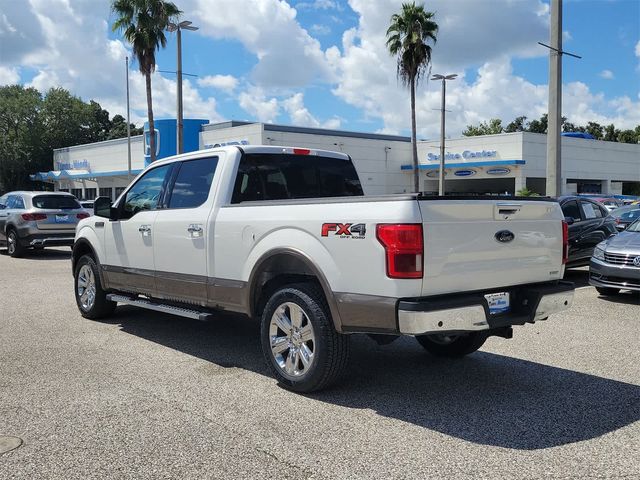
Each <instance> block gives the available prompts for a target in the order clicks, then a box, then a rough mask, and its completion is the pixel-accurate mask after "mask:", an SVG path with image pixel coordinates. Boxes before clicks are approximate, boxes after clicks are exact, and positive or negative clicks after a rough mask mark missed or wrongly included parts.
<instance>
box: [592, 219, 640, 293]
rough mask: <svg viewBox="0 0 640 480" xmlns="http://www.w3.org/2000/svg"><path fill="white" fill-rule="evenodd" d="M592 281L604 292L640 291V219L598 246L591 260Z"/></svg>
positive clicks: (600, 291) (599, 290)
mask: <svg viewBox="0 0 640 480" xmlns="http://www.w3.org/2000/svg"><path fill="white" fill-rule="evenodd" d="M589 283H590V284H591V285H593V286H595V287H596V290H598V293H600V294H601V295H616V294H618V293H619V292H620V290H636V291H640V219H638V220H636V221H635V222H633V223H632V224H631V225H629V226H628V227H627V229H626V230H625V231H623V232H621V233H619V234H618V235H615V236H613V237H610V238H608V239H607V240H605V241H604V242H601V243H599V244H598V245H597V246H596V248H595V250H594V251H593V256H592V257H591V262H590V264H589Z"/></svg>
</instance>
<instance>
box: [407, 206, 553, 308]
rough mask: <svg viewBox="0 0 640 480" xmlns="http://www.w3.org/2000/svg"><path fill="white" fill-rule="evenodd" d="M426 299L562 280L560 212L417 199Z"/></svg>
mask: <svg viewBox="0 0 640 480" xmlns="http://www.w3.org/2000/svg"><path fill="white" fill-rule="evenodd" d="M419 205H420V211H421V214H422V222H423V235H424V277H423V283H422V294H423V295H425V296H429V295H438V294H444V293H452V292H464V291H471V290H487V289H493V288H496V289H497V288H500V287H505V286H511V285H519V284H524V283H534V282H548V281H550V280H555V279H561V278H562V276H563V274H564V268H563V265H562V248H563V243H562V242H563V240H562V220H563V216H562V211H561V209H560V206H559V205H558V203H557V202H554V201H549V200H520V199H518V200H509V199H504V200H503V199H495V200H494V199H487V200H484V199H483V200H478V199H475V198H474V199H470V200H449V199H446V198H442V197H437V198H434V199H430V200H423V199H421V200H419Z"/></svg>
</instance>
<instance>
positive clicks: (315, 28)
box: [310, 23, 331, 35]
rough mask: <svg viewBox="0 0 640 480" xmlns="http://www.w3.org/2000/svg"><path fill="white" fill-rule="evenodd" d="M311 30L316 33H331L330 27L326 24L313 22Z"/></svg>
mask: <svg viewBox="0 0 640 480" xmlns="http://www.w3.org/2000/svg"><path fill="white" fill-rule="evenodd" d="M310 30H311V32H312V33H314V34H316V35H329V34H330V33H331V28H330V27H328V26H327V25H319V24H317V23H314V24H313V25H311V28H310Z"/></svg>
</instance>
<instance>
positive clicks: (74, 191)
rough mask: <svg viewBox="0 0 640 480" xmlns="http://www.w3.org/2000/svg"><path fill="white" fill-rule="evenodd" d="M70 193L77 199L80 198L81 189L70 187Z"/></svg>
mask: <svg viewBox="0 0 640 480" xmlns="http://www.w3.org/2000/svg"><path fill="white" fill-rule="evenodd" d="M71 195H73V196H74V197H76V198H77V199H80V198H82V189H81V188H72V189H71Z"/></svg>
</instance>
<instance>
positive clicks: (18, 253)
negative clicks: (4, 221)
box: [7, 228, 27, 258]
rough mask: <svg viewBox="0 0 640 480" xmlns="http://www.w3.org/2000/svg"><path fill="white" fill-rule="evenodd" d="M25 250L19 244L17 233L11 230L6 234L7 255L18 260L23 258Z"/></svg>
mask: <svg viewBox="0 0 640 480" xmlns="http://www.w3.org/2000/svg"><path fill="white" fill-rule="evenodd" d="M26 250H27V249H26V248H24V247H23V246H22V244H21V243H20V238H19V237H18V232H16V231H15V230H14V229H13V228H11V229H10V230H9V231H8V232H7V253H8V254H9V255H10V256H12V257H13V258H20V257H22V256H24V254H25V252H26Z"/></svg>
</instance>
